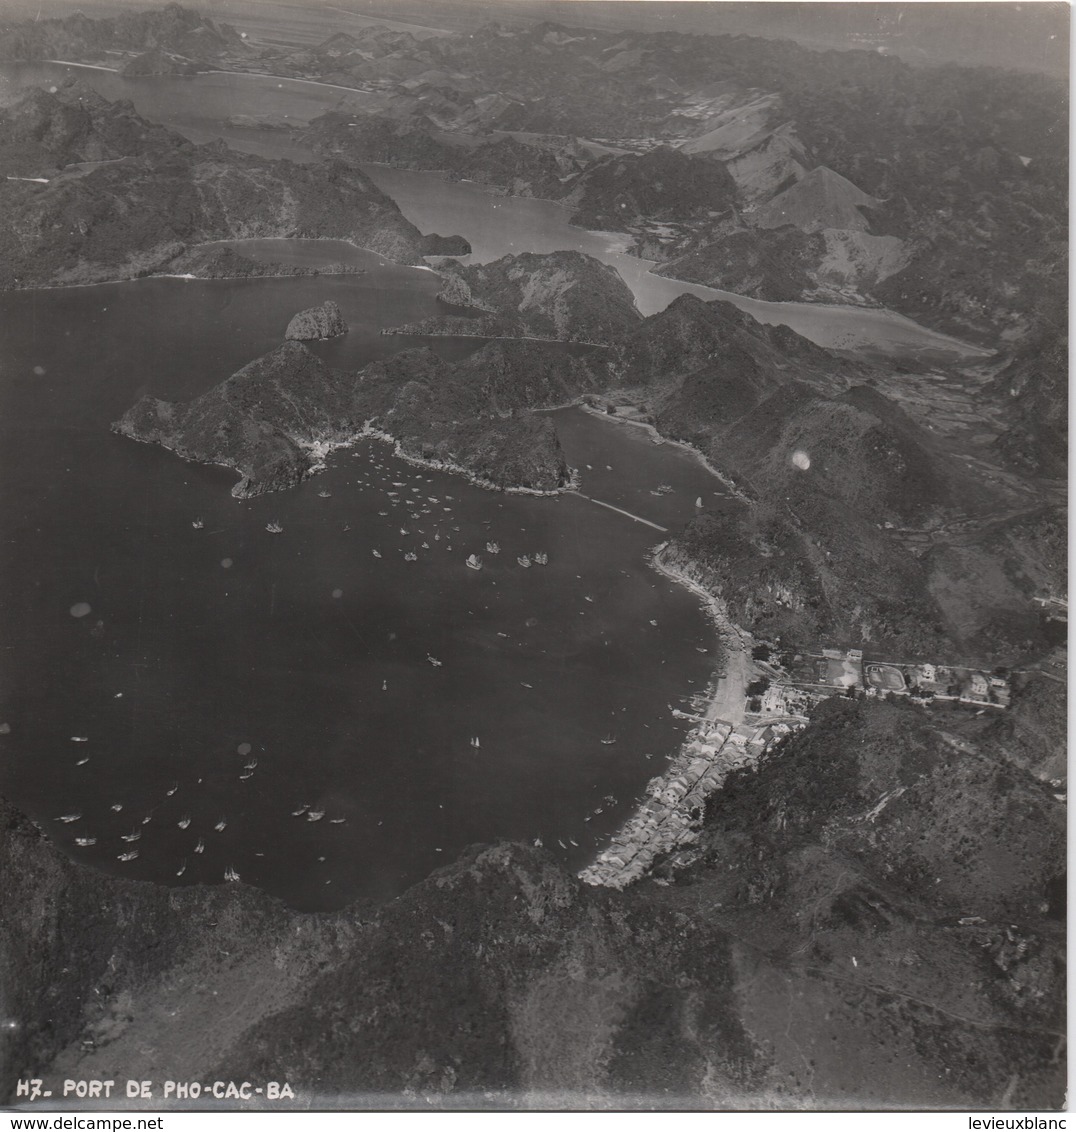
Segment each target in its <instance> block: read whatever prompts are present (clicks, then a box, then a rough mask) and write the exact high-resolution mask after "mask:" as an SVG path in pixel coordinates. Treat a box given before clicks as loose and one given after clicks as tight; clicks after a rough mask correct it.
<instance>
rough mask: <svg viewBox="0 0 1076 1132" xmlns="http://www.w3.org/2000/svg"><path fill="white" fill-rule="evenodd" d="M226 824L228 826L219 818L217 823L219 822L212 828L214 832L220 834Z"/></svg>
mask: <svg viewBox="0 0 1076 1132" xmlns="http://www.w3.org/2000/svg"><path fill="white" fill-rule="evenodd" d="M227 824H228V823H227V822H226V821H225V820H224V818H221V819H220V821H219V822H217V824H216V825H215V826H213V828H214V829H215V830H216V831H217V832H218V833H220V832H221V831H222V830H223V829H224V827H225V826H226V825H227Z"/></svg>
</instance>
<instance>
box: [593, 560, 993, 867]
mask: <svg viewBox="0 0 1076 1132" xmlns="http://www.w3.org/2000/svg"><path fill="white" fill-rule="evenodd" d="M658 554H660V548H659V550H658ZM654 564H655V566H656V567H657V568H658V569H660V570H661V571H662V572H663V573H666V574H668V575H669V576H671V577H676V579H677V580H678V581H680V582H682V583H683V584H685V585H688V586H689V588H691V589H692V590H693V591H695V592H696V593H697V594H698V595H699V596H700V597H701V598H702V599H703V600H704V602H705V604H706V605H707V608H708V611H709V613H710V615H711V617H712V619H713V621H714V623H715V624H716V626H717V629H718V632H719V634H720V636H721V645H722V652H723V654H724V660H723V662H722V668H721V669H719V671H718V672H717V673H716V677H715V681H714V684H713V685H712V687H711V688H710V689H709V691H708V692H707V693H706V694H705V695H701V696H695V697H693V698H692V700H691V702H690V705H689V706H690V707H691V708H692V710H691V711H684V710H682V709H679V708H676V709H673V714H674V715H676V716H677V717H679V718H682V719H688V720H691V721H692V722H693V723H694V724H695V727H694V728H693V729H692V730H691V732H690V733H689V734H688V736H687V738H686V739H685V740H684V743H683V745H682V746H681V748H680V750H679V751H678V752H677V753H676V754H675V755H673V756H672V757H671V758H670V761H669V765H668V767H667V768H666V771H665V773H664V774H663V775H661V776H659V777H656V778H652V779H651V780H650V782H649V783H648V784H647V787H646V792H645V798H644V799H643V800H642V801H641V802H640V804H639V806H638V807H637V809H636V811H635V813H634V814H633V815H632V816H631V817H630V818H629V819H628V821H627V822H626V823H625V824H624V825H623V826H622V827H621V828H620V830H619V831H618V832H617V833H616V834H615V835H614V837H613V839H612V842H611V843H610V844H609V846H608V847H607V848H605V849H604V850H603V851H602V852H601V853H599V855H598V857H597V859H596V860H595V861H594V862H593V863H592V864H590V865H588V866H587V867H586V868H585V869H583V870H582V871H581V872H580V873H579V877H580V879H581V880H583V881H585V882H586V883H587V884H593V885H604V886H606V887H609V888H617V889H621V888H625V887H626V886H627V885H629V884H631V883H632V882H633V881H636V880H639V879H640V878H641V877H643V876H645V875H646V874H647V873H648V871H649V870H650V868H651V866H652V865H653V863H654V861H655V860H656V859H657V858H658V857H659V856H660V855H662V854H666V853H671V852H673V851H675V850H677V849H681V848H685V847H689V846H690V845H691V844H692V843H693V842H694V841H695V840H696V839H697V837H698V832H697V830H698V826H699V824H700V822H701V820H702V816H703V811H704V808H705V804H706V799H707V797H708V796H709V795H710V794H712V793H713V792H714V791H715V790H717V789H719V788H720V787H721V786H722V784H723V783H724V782H725V779H726V778H727V777H728V776H729V775H730V774H731V773H732V772H733V771H735V770H739V769H740V768H741V767H746V766H754V765H756V764H757V762H758V761H759V759H761V758H762V756H763V755H765V754H767V753H769V752H770V751H772V750H774V749H775V748H776V747H778V746H779V745H780V744H781V743H782V742H783V741H784V740H786V739H787V738H788V736H790V735H791V734H792V733H794V732H795V731H798V730H799V729H801V728H802V727H804V726H806V724H807V721H808V714H809V712H810V710H811V708H813V707H814V706H815V704H817V703H819V702H820V701H822V700H824V699H828V698H829V697H831V696H848V697H849V698H858V697H860V696H868V697H878V696H881V697H886V696H894V697H897V696H900V697H907V698H908V699H909V700H911V701H913V702H916V703H919V704H922V705H927V704H929V703H931V702H932V701H934V700H937V701H939V702H952V703H958V704H966V705H969V706H971V707H973V708H975V709H976V710H978V711H985V710H994V711H998V710H1004V709H1005V708H1007V707H1008V706H1009V703H1010V699H1011V688H1012V686H1011V679H1010V673H1009V672H1008V670H1007V669H1001V668H999V669H994V670H993V671H991V672H985V671H981V670H978V669H973V668H966V667H961V666H959V665H951V664H938V663H934V662H927V661H923V662H911V661H908V662H905V661H894V660H888V659H881V658H875V657H872V656H865V655H864V650H863V649H861V648H849V649H829V648H824V649H822V650H821V652H819V653H809V652H802V653H796V652H782V651H781V650H780V649H778V648H776V647H774V646H772V645H769V644H766V643H755V642H753V641H752V639H751V638H750V636H749V635H748V634H746V633H744V632H743V630H741V629H740V628H739V627H738V626H735V625H733V624H732V623H731V622H730V621H729V620H728V619H727V617H726V616H725V613H724V609H723V608H722V607H721V605H720V603H718V602H716V601H715V600H714V599H713V598H712V597H711V596H710V595H709V594H706V593H705V592H704V591H702V590H701V588H700V587H698V586H697V585H695V584H694V583H692V582H690V581H689V580H688V579H687V578H684V577H681V576H680V575H679V573H678V572H676V571H673V570H671V569H669V568H668V567H667V566H664V565H662V564H661V563H660V560H659V558H658V557H657V554H656V555H655V558H654Z"/></svg>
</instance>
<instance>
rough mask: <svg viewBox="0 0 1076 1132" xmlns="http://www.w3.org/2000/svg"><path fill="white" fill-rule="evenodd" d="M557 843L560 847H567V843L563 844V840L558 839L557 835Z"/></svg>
mask: <svg viewBox="0 0 1076 1132" xmlns="http://www.w3.org/2000/svg"><path fill="white" fill-rule="evenodd" d="M557 844H558V845H559V846H560V847H561V848H562V849H567V848H568V846H567V845H565V844H564V842H563V841H561V839H560V838H559V837H558V838H557Z"/></svg>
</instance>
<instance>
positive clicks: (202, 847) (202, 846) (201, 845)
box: [194, 837, 205, 853]
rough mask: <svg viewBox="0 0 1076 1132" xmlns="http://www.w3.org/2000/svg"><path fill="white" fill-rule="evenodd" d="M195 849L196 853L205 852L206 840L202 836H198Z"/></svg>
mask: <svg viewBox="0 0 1076 1132" xmlns="http://www.w3.org/2000/svg"><path fill="white" fill-rule="evenodd" d="M194 851H195V853H204V852H205V842H204V841H203V840H202V838H200V837H199V838H198V844H197V845H195V847H194Z"/></svg>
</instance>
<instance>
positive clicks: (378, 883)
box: [0, 249, 720, 908]
mask: <svg viewBox="0 0 1076 1132" xmlns="http://www.w3.org/2000/svg"><path fill="white" fill-rule="evenodd" d="M301 252H302V249H299V250H298V251H297V252H296V255H299V256H300V258H301ZM365 262H366V265H367V267H368V271H367V274H366V275H364V276H361V277H345V276H339V277H333V278H327V277H321V278H310V279H307V278H304V279H281V280H251V281H241V282H240V281H214V282H187V281H183V280H150V281H142V282H138V283H128V284H109V285H104V286H97V287H83V288H71V289H65V290H55V291H38V292H23V293H8V294H5V295H3V296H0V432H2V448H0V529H2V536H3V537H2V547H3V550H2V557H0V594H2V599H0V600H2V607H0V639H2V641H3V646H4V647H3V653H2V654H0V655H2V656H3V663H2V667H0V721H2V722H4V723H6V724H8V725H9V726H10V732H9V733H7V734H4V735H0V787H2V789H3V790H4V792H5V793H6V794H7V795H8V796H10V797H11V798H12V799H13V800H14V801H15V802H16V803H17V804H19V805H21V806H23V807H24V808H25V809H26V810H27V811H28V812H29V813H31V814H32V815H33V816H34V817H35V818H36V819H37V820H39V821H40V822H41V823H42V824H43V825H44V826H45V827H46V828H48V829H49V831H50V832H51V833H52V834H53V835H54V836H55V838H56V839H57V841H58V842H59V843H60V844H61V845H62V846H63V847H65V848H66V849H69V850H70V851H71V852H72V853H73V854H74V855H77V856H78V857H79V858H80V859H84V860H86V861H90V862H93V863H95V864H97V865H99V866H100V867H102V868H104V869H107V870H108V871H110V872H117V873H121V874H123V875H128V876H135V877H144V878H153V879H156V880H161V881H165V882H169V883H177V884H183V883H191V882H199V881H201V882H210V883H219V882H221V881H222V879H223V876H224V872H225V870H227V869H229V868H234V869H235V870H236V871H237V872H238V873H239V874H240V875H241V876H242V878H243V880H244V881H249V882H252V883H254V884H257V885H260V886H262V887H264V888H266V889H267V890H269V891H271V892H273V893H276V894H278V895H280V896H281V897H283V898H285V899H286V900H288V901H290V902H291V903H293V904H296V905H298V906H301V907H307V908H328V907H333V906H337V905H339V904H341V903H344V902H346V901H348V900H350V899H353V898H355V897H357V896H361V895H375V896H382V895H385V894H388V893H393V892H397V891H399V890H400V889H401V888H402V887H404V886H405V885H406V884H408V883H410V882H412V881H414V880H416V879H418V878H419V877H421V876H423V875H424V874H426V873H427V872H428V871H429V870H430V869H432V868H434V867H436V866H438V865H439V864H442V863H447V862H448V861H449V860H451V859H452V857H453V856H454V855H456V854H457V853H458V852H459V850H460V849H462V848H463V847H464V846H466V845H467V844H470V843H472V842H475V841H488V840H490V839H493V838H497V837H514V838H526V839H533V838H536V837H541V838H542V840H543V842H544V844H545V845H546V846H547V847H548V848H551V849H553V850H554V852H556V853H558V854H560V855H561V856H562V857H563V858H564V860H565V862H566V863H567V864H569V865H572V866H580V865H582V864H583V863H585V861H586V860H587V859H588V857H589V856H590V855H591V854H592V853H593V851H594V847H595V844H596V842H597V840H598V839H599V838H600V837H601V836H602V835H603V834H605V833H607V832H608V831H610V830H611V829H613V828H614V827H615V826H616V825H617V824H618V823H619V822H620V821H621V820H622V819H623V818H624V817H625V816H626V814H627V813H628V811H629V809H630V807H631V805H632V801H633V799H634V797H635V796H636V795H637V794H638V792H639V791H640V789H641V788H642V786H643V785H644V783H645V782H646V780H647V778H648V777H649V776H650V775H651V774H654V773H657V772H658V771H659V770H660V767H661V765H662V762H663V759H664V756H665V755H667V754H668V753H669V752H670V751H671V750H673V749H675V747H676V746H677V745H678V743H679V741H680V738H681V736H682V733H683V725H682V723H680V722H679V721H676V720H674V719H673V718H672V717H671V715H670V706H672V707H675V706H677V705H678V703H679V700H680V697H682V696H684V695H687V694H689V693H691V692H692V691H698V690H701V689H702V688H703V687H704V686H705V684H706V681H707V678H708V675H709V670H710V667H711V665H712V663H713V634H712V631H711V630H710V628H709V627H708V626H707V624H706V623H705V622H704V620H703V618H702V616H701V615H700V611H699V609H698V606H697V604H696V602H695V600H694V599H693V598H692V597H691V596H690V595H689V594H687V593H686V592H685V591H683V590H681V589H679V588H678V587H675V586H672V585H671V584H669V583H668V582H666V581H665V580H664V579H662V578H661V577H659V576H658V575H657V574H655V573H654V572H653V571H651V570H650V569H649V568H648V567H647V566H646V564H645V552H646V550H647V549H648V548H649V547H650V546H652V545H653V544H655V543H656V542H658V541H659V540H660V539H661V538H662V536H661V534H660V533H659V532H657V531H655V530H653V529H651V528H649V527H645V526H643V525H641V524H638V523H634V522H632V521H631V520H629V519H627V518H624V517H623V516H619V515H617V514H615V513H613V512H610V511H607V510H605V509H603V508H600V507H597V506H595V505H594V504H592V503H588V502H586V501H585V500H582V499H579V498H573V497H562V498H557V499H534V498H528V497H521V496H504V495H501V494H496V493H492V492H487V491H483V490H480V489H477V488H473V487H470V486H468V485H467V484H466V483H465V482H464V481H463V480H461V479H460V478H459V477H453V476H449V475H446V474H441V473H437V472H432V471H425V470H420V469H416V468H414V467H411V466H409V465H407V464H405V463H403V462H402V461H399V460H397V459H395V458H393V457H392V456H391V450H390V449H389V447H388V446H387V445H384V444H382V443H380V442H375V441H370V442H364V443H362V444H360V445H359V446H357V447H356V448H354V449H353V450H350V451H339V452H337V453H335V454H333V456H331V457H330V460H329V465H330V466H329V468H328V470H327V471H325V472H324V473H323V474H321V475H318V476H316V477H313V478H312V479H310V480H309V481H307V482H306V483H305V484H303V485H302V486H301V487H300V488H298V489H297V490H294V491H291V492H285V493H279V494H274V495H270V496H263V497H261V498H258V499H255V500H251V501H238V500H236V499H233V498H232V497H231V496H230V494H229V490H230V487H231V485H232V483H234V482H235V478H236V477H235V475H234V474H233V473H231V472H229V471H227V470H225V469H218V468H210V467H204V466H200V465H195V464H187V463H184V462H183V461H181V460H179V459H178V458H177V457H175V456H174V455H172V454H170V453H168V452H165V451H164V450H163V449H160V448H158V447H156V446H149V445H140V444H136V443H134V442H132V441H129V440H126V439H124V438H121V437H118V436H115V435H113V434H112V433H110V432H109V429H108V426H109V422H110V421H112V420H113V419H115V418H116V417H117V416H118V415H120V414H121V413H122V412H123V411H124V410H125V409H126V408H128V407H129V406H130V405H131V404H132V403H133V402H134V401H135V400H136V399H137V397H139V396H140V395H142V394H152V395H156V396H162V397H167V398H170V399H182V398H188V397H191V396H195V395H197V394H198V393H200V392H202V391H204V390H206V389H208V388H210V387H211V386H213V385H215V384H216V383H218V382H219V381H221V380H222V379H223V378H224V377H226V376H227V375H228V374H230V373H231V372H233V371H234V370H235V369H236V368H238V367H239V366H240V365H242V364H244V363H245V362H247V361H249V360H251V359H252V358H254V357H256V356H257V355H259V354H261V353H263V352H264V351H266V350H268V349H271V348H272V347H273V346H275V345H276V344H278V343H279V341H280V335H281V333H282V331H283V328H284V326H286V324H287V321H288V319H289V318H290V316H291V314H293V313H294V312H295V311H296V310H299V309H301V308H303V307H305V306H309V305H311V304H313V303H315V302H319V301H321V300H323V299H326V298H333V299H335V300H336V301H337V302H338V303H339V304H340V307H341V309H342V311H343V314H344V316H345V318H346V319H347V320H348V322H349V323H350V324H351V326H352V330H351V333H350V334H349V335H348V336H347V338H345V339H339V340H337V341H336V342H333V343H326V344H323V345H322V346H320V347H318V349H319V350H320V351H321V352H322V353H323V354H324V355H325V356H326V358H327V360H330V361H332V362H334V363H336V364H346V365H358V364H361V363H362V362H363V361H366V360H369V359H370V358H373V357H375V356H378V355H380V354H384V353H387V352H391V351H394V350H398V349H401V348H404V347H406V346H413V345H416V344H418V343H417V342H416V340H414V339H406V338H398V337H383V336H381V335H379V334H378V333H377V331H378V329H379V328H380V327H381V326H384V325H388V324H392V323H400V322H403V321H408V320H412V319H417V318H421V317H425V316H427V315H430V314H433V313H436V310H437V304H436V302H435V300H434V298H433V294H434V292H435V291H436V288H437V280H436V278H435V277H434V276H433V275H431V274H429V273H427V272H422V271H417V270H414V269H409V268H401V267H396V266H392V265H387V264H386V265H383V266H382V265H381V263H380V261H378V260H377V258H376V257H373V256H368V257H367V259H366V261H365ZM429 344H430V345H432V346H433V347H434V348H436V349H438V350H440V351H442V352H444V353H447V354H449V355H451V354H456V355H459V354H461V353H463V352H466V351H468V350H471V349H474V348H475V347H476V346H477V345H480V343H479V342H478V341H476V340H461V339H456V340H441V341H438V340H430V341H429ZM557 419H558V422H559V425H560V429H561V431H562V434H563V441H564V445H565V448H566V450H567V452H568V454H569V457H570V458H571V459H572V460H573V462H576V463H578V464H580V465H584V464H586V463H590V464H591V466H592V467H591V469H590V470H589V471H588V470H586V469H585V468H584V490H585V491H587V493H588V494H591V495H594V496H597V497H599V498H607V499H608V501H610V502H614V503H616V504H617V505H618V506H624V507H625V508H626V509H629V510H635V511H637V512H638V513H639V514H641V515H643V516H644V517H647V518H650V519H651V520H652V521H654V522H657V523H659V524H661V525H670V524H672V523H673V522H674V521H677V520H679V519H681V518H686V517H687V516H688V515H689V514H690V513H691V512H692V510H693V507H694V498H695V496H696V495H697V494H699V493H702V492H704V491H713V489H714V488H715V487H718V486H719V485H717V484H716V483H715V481H713V480H712V479H711V478H710V477H709V476H708V475H707V474H706V473H705V471H704V470H703V469H701V468H700V467H699V466H698V465H697V464H695V463H694V462H693V461H692V460H691V459H690V458H689V457H687V456H686V455H685V454H683V453H680V452H677V451H676V450H674V449H672V448H671V447H669V446H663V447H660V448H659V447H656V446H654V445H652V444H651V443H649V442H648V441H647V440H646V437H645V434H643V433H642V432H641V431H640V430H632V429H628V428H624V427H618V426H616V425H613V424H608V423H606V422H605V421H603V420H601V419H598V418H593V417H590V416H587V415H586V414H583V413H582V412H579V411H577V410H569V411H566V412H561V413H558V414H557ZM607 466H608V467H607ZM659 483H669V484H672V485H673V486H675V488H676V490H675V492H674V493H672V494H669V495H662V496H654V495H651V494H650V491H651V490H652V489H653V488H655V487H656V486H657V484H659ZM321 492H329V493H331V494H330V495H329V497H327V498H323V497H322V496H321V495H320V494H319V493H321ZM390 492H394V493H396V494H395V495H390V494H389V493H390ZM435 501H436V502H435ZM707 502H712V503H715V504H717V505H720V499H719V498H718V497H716V496H715V497H713V499H709V498H708V500H707ZM449 508H450V509H451V510H449ZM381 512H386V513H387V514H381ZM196 519H198V520H202V522H203V524H204V525H203V526H202V527H201V528H200V529H195V528H194V527H193V526H192V523H193V522H194V521H195V520H196ZM270 521H277V522H279V523H280V525H281V526H283V528H284V530H283V533H281V534H275V535H274V534H271V533H269V532H267V531H266V530H265V526H266V524H267V523H268V522H270ZM455 528H458V530H457V529H455ZM402 530H403V531H406V532H407V533H406V534H403V533H401V531H402ZM488 540H496V541H497V542H499V544H500V546H501V548H502V550H501V553H500V554H499V555H490V554H489V553H487V552H485V550H484V547H485V543H486V542H487V541H488ZM422 543H426V544H427V548H423V547H422ZM450 548H451V549H450ZM375 549H376V550H378V551H380V553H381V557H380V558H377V557H375V556H374V554H373V551H374V550H375ZM408 551H410V552H413V553H415V554H416V555H417V559H416V560H415V561H406V560H405V559H404V557H403V555H404V553H405V552H408ZM472 551H477V552H479V553H482V554H483V558H484V560H485V563H486V566H485V569H483V570H482V571H481V572H476V571H473V570H469V569H467V567H466V566H465V564H464V560H465V558H466V556H467V554H468V553H470V552H472ZM536 551H545V552H546V553H547V554H548V555H549V564H548V565H547V566H545V567H541V566H537V565H535V566H532V567H530V568H529V569H527V568H524V567H522V566H520V565H519V564H518V562H517V556H519V555H523V554H531V555H533V554H534V552H536ZM588 599H590V600H588ZM85 606H89V609H90V611H89V612H88V613H84V615H82V616H75V615H74V614H75V613H83V611H84V607H85ZM651 622H656V624H652V623H651ZM698 650H706V651H705V652H703V651H698ZM430 658H433V660H437V661H440V662H441V663H440V664H439V665H435V664H433V663H432V661H431V659H430ZM76 738H78V739H85V742H76V741H74V740H75V739H76ZM474 738H477V739H478V741H479V745H478V746H477V747H475V746H473V745H472V742H471V741H472V739H474ZM603 738H613V739H615V740H616V741H615V743H611V744H603V743H602V742H601V740H602V739H603ZM648 755H649V756H652V757H650V758H648V757H647V756H648ZM87 759H88V761H85V762H83V761H82V760H87ZM254 759H256V760H257V765H256V767H254V768H253V773H252V774H251V773H250V772H249V770H248V769H246V768H247V764H249V763H250V762H252V761H253V760H254ZM80 764H81V765H80ZM243 775H247V776H248V777H245V778H244V777H241V776H243ZM609 798H615V799H616V801H615V802H610V801H609V800H608V799H609ZM304 805H305V806H308V807H310V808H311V809H313V810H314V811H315V812H323V814H324V816H323V817H322V818H321V819H320V820H318V821H311V820H309V818H308V817H307V816H306V814H305V813H304V814H301V815H299V816H292V811H295V810H299V809H300V808H301V807H302V806H304ZM117 806H119V807H122V809H119V810H117V809H115V808H114V807H117ZM599 809H600V810H601V813H597V812H596V811H597V810H599ZM71 814H79V815H80V817H79V818H78V819H77V820H74V821H71V822H69V823H64V822H60V821H57V820H56V819H58V818H59V817H61V816H64V815H71ZM188 818H189V824H186V825H185V827H184V828H180V825H179V823H180V822H181V821H184V822H185V821H186V820H187V819H188ZM339 818H343V819H345V821H344V822H336V821H334V820H333V819H339ZM588 818H589V819H590V820H589V821H588V820H586V819H588ZM146 819H149V820H148V821H147V820H146ZM222 821H223V822H224V828H223V829H221V830H218V829H217V828H216V826H217V825H218V824H219V823H220V822H222ZM135 833H138V834H140V836H139V838H138V839H137V840H135V841H124V840H123V836H124V835H127V836H131V835H133V834H135ZM76 838H96V843H95V844H93V845H90V846H85V847H78V846H77V845H76V841H75V839H76ZM200 841H201V843H202V844H203V845H204V850H203V852H201V853H196V852H195V848H196V846H197V845H198V844H199V842H200ZM560 841H563V843H564V848H563V849H562V848H561V846H560V845H559V844H558V842H560ZM573 842H577V843H578V844H577V845H573ZM133 849H137V850H138V851H139V856H138V857H137V858H135V859H132V860H130V861H128V862H121V861H119V860H118V857H119V856H120V854H122V853H124V852H130V851H132V850H133ZM181 869H183V874H182V877H178V876H177V873H178V872H179V871H180V870H181Z"/></svg>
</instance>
